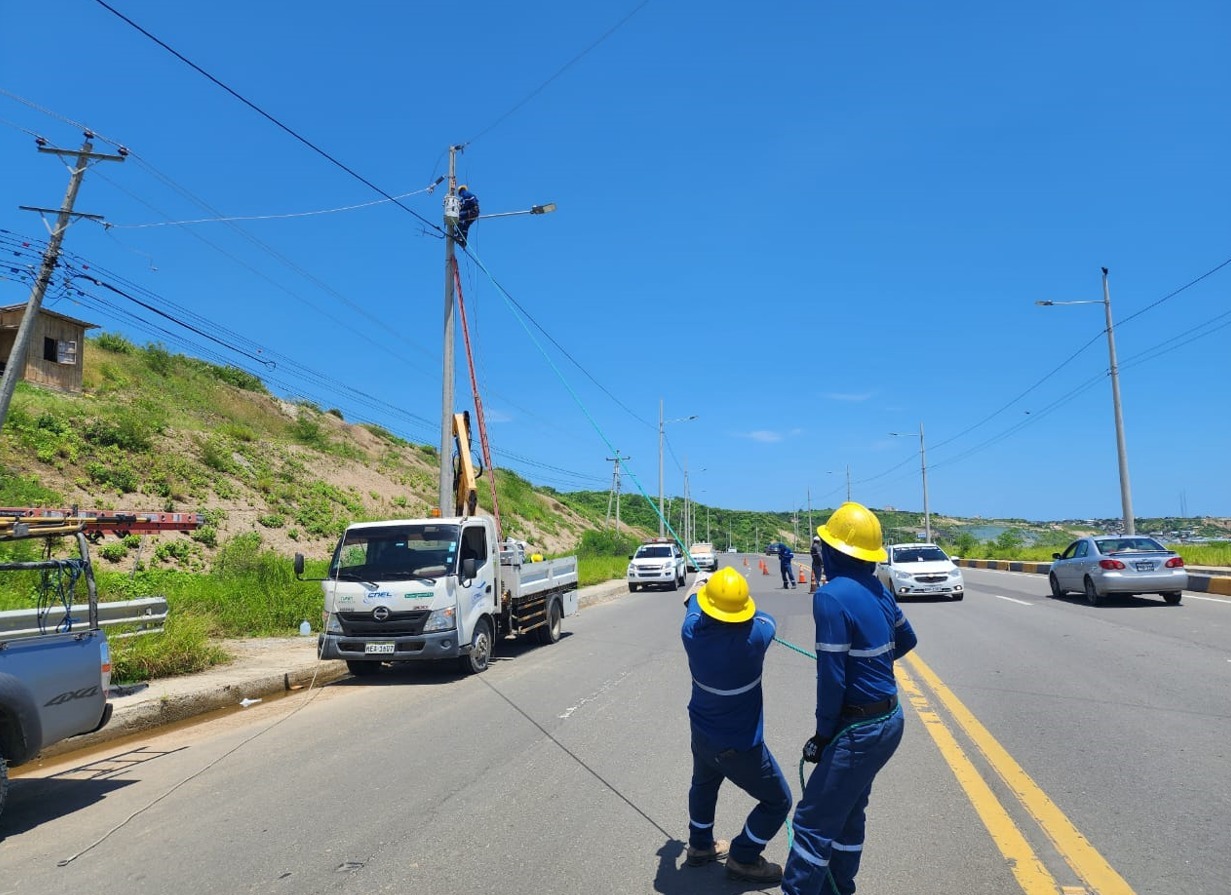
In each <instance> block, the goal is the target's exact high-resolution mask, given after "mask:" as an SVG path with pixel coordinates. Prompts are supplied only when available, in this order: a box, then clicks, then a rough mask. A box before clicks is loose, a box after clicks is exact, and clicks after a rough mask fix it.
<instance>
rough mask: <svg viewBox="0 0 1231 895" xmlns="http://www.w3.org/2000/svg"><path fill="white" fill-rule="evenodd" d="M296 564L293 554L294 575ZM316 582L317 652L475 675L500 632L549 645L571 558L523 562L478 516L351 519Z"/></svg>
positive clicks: (364, 668)
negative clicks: (452, 663)
mask: <svg viewBox="0 0 1231 895" xmlns="http://www.w3.org/2000/svg"><path fill="white" fill-rule="evenodd" d="M502 547H503V549H502ZM303 568H304V563H303V555H302V554H296V555H295V572H296V575H297V576H302V575H303ZM321 585H322V587H323V589H324V592H325V609H324V613H323V618H324V623H325V630H324V633H323V634H321V635H320V638H319V642H318V646H319V651H320V656H321V658H322V659H345V660H346V665H347V667H348V668H349V669H350V671H351V673H352V674H354V675H356V676H365V675H369V674H375V673H376V672H377V671H379V670H380V668H381V666H382V664H383V663H385V662H424V661H434V660H441V659H453V660H457V661H458V662H460V664H461V667H462V669H463V670H465V671H469V672H473V673H478V672H481V671H483V670H485V669H486V668H487V665H488V663H489V662H490V661H491V657H492V654H493V652H494V649H495V644H496V641H497V639H498V638H502V637H507V636H510V635H519V636H520V635H527V634H531V633H533V634H534V635H535V636H536V637H537V638H538V640H539V642H541V643H555V642H556V641H557V640H559V639H560V629H561V620H562V619H563V618H564V617H566V616H570V615H573V614H574V613H576V612H577V558H576V557H573V556H570V557H566V558H564V559H554V560H546V561H543V562H524V561H523V559H522V553H521V551H519V550H518V549H517V548H516V546H514V545H512V544H509V543H507V542H506V543H505V544H503V545H501V544H498V543H497V540H496V525H495V522H494V521H493V520H492V519H490V518H487V517H483V516H473V517H467V516H462V517H454V518H444V519H395V520H388V521H383V522H356V523H354V524H352V525H350V526H349V527H348V528H347V529H346V531H345V533H344V534H343V535H342V539H341V540H340V541H339V542H338V546H337V548H336V549H335V550H334V554H333V560H332V561H331V562H330V564H329V574H328V577H327V578H324V579H322V581H321Z"/></svg>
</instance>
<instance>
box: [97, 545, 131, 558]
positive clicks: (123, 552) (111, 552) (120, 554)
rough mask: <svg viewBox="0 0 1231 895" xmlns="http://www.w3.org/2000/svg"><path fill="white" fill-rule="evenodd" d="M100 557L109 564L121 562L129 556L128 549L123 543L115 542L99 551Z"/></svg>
mask: <svg viewBox="0 0 1231 895" xmlns="http://www.w3.org/2000/svg"><path fill="white" fill-rule="evenodd" d="M98 555H99V556H101V557H102V558H103V559H105V560H107V562H119V561H120V560H122V559H123V558H124V557H126V556H127V555H128V548H127V547H125V546H124V542H123V541H113V542H111V543H109V544H104V545H103V546H102V548H101V549H100V550H99V551H98Z"/></svg>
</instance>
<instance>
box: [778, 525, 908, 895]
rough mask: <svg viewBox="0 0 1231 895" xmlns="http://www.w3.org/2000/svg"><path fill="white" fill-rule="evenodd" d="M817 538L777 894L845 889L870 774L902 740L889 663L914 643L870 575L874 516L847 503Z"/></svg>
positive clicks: (847, 892) (858, 845)
mask: <svg viewBox="0 0 1231 895" xmlns="http://www.w3.org/2000/svg"><path fill="white" fill-rule="evenodd" d="M817 534H818V535H819V536H820V538H821V553H822V560H823V562H824V564H825V571H826V573H827V574H828V576H829V578H828V581H827V582H826V583H825V586H824V587H822V588H819V589H818V590H817V591H816V593H814V594H813V595H812V617H813V619H814V621H815V622H816V655H817V658H816V671H817V674H816V735H815V736H814V737H812V739H810V740H808V742H807V743H805V744H804V750H803V751H804V755H803V757H804V761H809V762H815V763H816V768H815V769H814V770H813V772H812V775H811V777H809V778H808V783H807V785H806V786H804V794H803V797H802V798H801V799H800V801H799V806H798V808H797V809H796V810H795V825H794V828H795V839H794V843H793V844H792V846H791V852H790V854H789V855H788V856H787V863H786V870H785V874H784V876H783V880H782V891H783V892H784V893H787V895H819V893H821V892H824V893H825V895H832V893H837V895H851V893H853V892H854V891H855V875H856V874H857V873H858V872H859V860H860V858H861V857H862V854H863V840H864V823H865V811H866V809H867V805H868V796H869V794H870V793H871V791H872V780H873V779H874V778H875V777H876V775H877V773H878V772H879V771H880V769H881V768H882V767H884V766H885V763H886V762H888V761H889V758H890V757H891V756H892V755H893V753H894V751H895V750H896V749H897V748H898V743H900V742H901V740H902V709H901V707H900V706H899V705H898V688H897V683H896V681H895V680H894V676H893V663H894V660H895V659H900V658H901V657H902V656H904V655H906V654H907V653H908V652H910V651H911V650H912V649H913V648H914V646H915V644H916V643H917V639H916V637H915V632H914V630H913V629H912V628H911V626H910V622H909V621H907V620H906V616H904V615H903V614H902V610H901V609H899V608H898V604H897V602H896V601H895V600H894V598H893V595H892V594H891V593H889V591H887V590H886V589H885V588H884V587H883V586H882V585H881V583H880V582H879V581H878V580H877V578H876V563H877V562H882V561H884V559H885V548H884V547H883V546H882V545H881V526H880V520H878V519H877V518H876V516H875V515H874V514H873V513H872V512H871V511H870V510H869V509H868V508H867V507H865V506H862V505H861V504H857V503H849V502H848V503H844V504H842V506H840V507H838V508H837V509H836V510H834V513H833V515H832V516H830V517H829V521H828V522H826V523H825V524H824V525H822V526H821V527H820V528H818V529H817ZM826 877H829V878H830V880H831V885H830V884H826Z"/></svg>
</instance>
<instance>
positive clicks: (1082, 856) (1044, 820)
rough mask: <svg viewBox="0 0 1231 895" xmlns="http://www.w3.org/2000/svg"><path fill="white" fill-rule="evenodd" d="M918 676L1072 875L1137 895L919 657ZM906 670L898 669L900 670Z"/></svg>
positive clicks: (1094, 888) (1106, 892)
mask: <svg viewBox="0 0 1231 895" xmlns="http://www.w3.org/2000/svg"><path fill="white" fill-rule="evenodd" d="M905 661H906V662H908V663H910V665H911V667H912V668H913V669H914V670H915V672H916V673H917V674H918V675H919V676H920V677H921V678H922V679H923V680H924V681H925V682H926V683H927V685H928V686H929V687H930V688H931V689H932V692H934V693H935V694H936V696H937V698H938V699H940V701H941V703H942V704H943V705H944V706H945V708H946V709H948V711H949V713H950V714H951V715H952V716H953V718H954V720H955V721H957V723H958V725H959V726H960V727H961V728H962V730H964V731H965V732H966V735H967V736H968V737H970V739H971V740H972V741H973V742H974V744H975V747H976V748H978V750H979V751H980V752H982V753H983V755H984V757H985V758H986V759H987V761H988V762H989V763H990V764H991V766H992V767H993V768H994V769H995V771H996V773H998V774H999V775H1000V777H1001V779H1003V780H1004V782H1005V785H1006V786H1008V787H1009V789H1010V790H1012V791H1013V794H1014V795H1015V796H1017V798H1018V800H1019V801H1020V802H1021V803H1022V805H1023V806H1024V807H1025V809H1026V811H1028V812H1029V813H1030V815H1031V817H1033V818H1034V820H1035V822H1036V823H1038V825H1039V826H1040V827H1041V828H1042V830H1043V832H1044V833H1045V834H1046V835H1047V838H1049V839H1050V840H1051V841H1052V843H1053V844H1054V845H1055V846H1056V849H1057V850H1058V851H1059V852H1060V854H1061V855H1062V856H1063V857H1064V860H1065V861H1066V862H1067V863H1068V865H1069V866H1070V867H1072V868H1073V872H1074V873H1076V874H1077V875H1078V876H1079V877H1081V879H1082V880H1083V881H1084V882H1085V884H1086V886H1087V887H1089V889H1090V890H1091V892H1094V893H1097V895H1134V892H1133V889H1132V887H1131V886H1129V884H1128V883H1127V882H1126V881H1125V880H1124V877H1122V876H1120V874H1118V873H1116V871H1115V869H1114V868H1112V866H1111V865H1110V864H1108V863H1107V860H1106V859H1105V858H1104V857H1103V856H1102V855H1101V854H1099V852H1098V850H1097V849H1096V848H1095V847H1094V846H1093V845H1091V844H1090V841H1089V840H1088V839H1086V837H1085V836H1083V835H1082V834H1081V833H1080V832H1079V831H1078V830H1077V827H1075V826H1073V822H1072V821H1070V820H1069V819H1068V818H1067V817H1066V816H1065V814H1064V812H1063V811H1061V810H1060V808H1059V807H1057V805H1056V803H1055V802H1053V801H1052V800H1051V799H1050V798H1048V796H1047V794H1046V793H1045V792H1043V790H1042V789H1040V788H1039V785H1038V784H1037V783H1035V782H1034V780H1033V779H1031V777H1030V775H1029V774H1027V773H1026V772H1025V771H1024V770H1022V767H1021V765H1019V764H1018V763H1017V762H1016V761H1014V759H1013V757H1012V756H1011V755H1009V753H1008V752H1007V751H1006V750H1005V748H1004V747H1003V746H1001V745H1000V743H998V742H997V741H996V739H995V737H993V736H992V735H991V734H990V733H989V732H988V730H987V728H985V727H984V726H983V725H982V724H980V723H979V721H978V720H977V719H976V718H975V716H974V715H973V714H972V713H971V711H970V710H969V709H968V708H966V706H965V705H963V704H962V702H961V700H959V699H958V698H957V697H956V696H954V695H953V691H952V690H950V689H949V688H948V687H946V686H945V685H944V684H943V683H942V682H941V680H940V678H938V677H937V676H936V674H935V672H933V671H932V669H930V668H929V667H928V666H927V665H926V664H925V663H924V661H923V660H922V659H920V658H919V657H918V656H917V655H916V654H915V653H910V654H909V655H908V656H906V659H905ZM900 667H901V666H899V668H900Z"/></svg>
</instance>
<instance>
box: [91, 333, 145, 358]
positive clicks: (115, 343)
mask: <svg viewBox="0 0 1231 895" xmlns="http://www.w3.org/2000/svg"><path fill="white" fill-rule="evenodd" d="M94 344H95V345H97V346H98V347H99V348H101V349H103V350H104V351H111V352H114V353H115V354H133V353H134V352H136V350H137V346H136V345H134V344H133V343H132V342H130V341H128V339H126V338H124V337H123V336H121V335H118V334H117V333H99V334H98V336H97V337H95V339H94Z"/></svg>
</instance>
